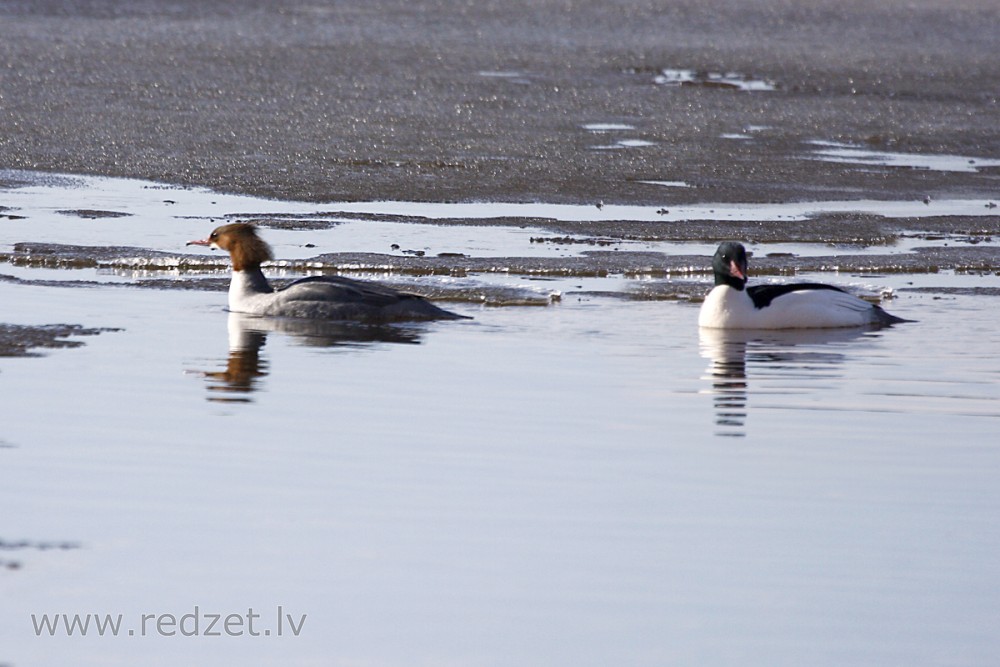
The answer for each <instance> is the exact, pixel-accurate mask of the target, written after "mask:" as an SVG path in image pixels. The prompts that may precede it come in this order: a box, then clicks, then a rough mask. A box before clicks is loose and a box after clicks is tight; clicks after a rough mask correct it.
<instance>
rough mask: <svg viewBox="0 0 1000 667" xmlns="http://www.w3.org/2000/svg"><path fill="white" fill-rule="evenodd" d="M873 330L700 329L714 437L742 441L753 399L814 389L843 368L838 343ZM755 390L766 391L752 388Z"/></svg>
mask: <svg viewBox="0 0 1000 667" xmlns="http://www.w3.org/2000/svg"><path fill="white" fill-rule="evenodd" d="M872 331H873V329H871V328H850V329H789V330H775V331H761V330H733V329H708V328H701V329H700V330H699V341H700V347H701V356H702V357H704V358H706V359H709V360H710V361H711V365H710V366H709V368H708V374H707V376H705V377H704V378H703V379H705V380H708V381H710V382H711V384H712V386H711V389H710V390H709V392H708V393H710V394H711V395H712V402H713V404H714V408H715V425H716V427H717V430H716V432H715V434H716V435H718V436H723V437H744V436H745V435H746V434H747V432H746V422H747V417H748V416H749V412H750V405H751V396H752V394H756V395H763V394H779V393H785V394H788V393H791V394H801V393H803V392H806V391H809V390H810V388H815V387H816V383H817V381H819V380H822V379H823V378H830V377H832V376H833V375H835V374H836V371H835V369H836V368H837V367H839V366H841V365H842V364H843V363H844V360H845V358H846V355H845V354H844V352H843V351H842V348H840V347H838V344H842V343H848V342H850V341H853V340H856V339H860V338H863V337H866V336H871V335H873V334H872ZM774 380H778V382H777V383H775V382H774ZM751 381H755V382H753V383H752V382H751ZM753 385H762V386H758V387H757V388H756V389H752V387H753ZM810 385H811V386H810Z"/></svg>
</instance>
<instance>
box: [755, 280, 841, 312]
mask: <svg viewBox="0 0 1000 667" xmlns="http://www.w3.org/2000/svg"><path fill="white" fill-rule="evenodd" d="M820 289H830V290H834V291H836V292H843V291H844V290H842V289H840V288H839V287H834V286H833V285H824V284H822V283H791V284H788V285H754V286H753V287H748V288H747V294H748V295H750V299H751V300H752V301H753V305H754V307H756V308H757V309H761V308H767V307H768V306H770V305H771V302H772V301H774V300H775V299H777V298H778V297H779V296H781V295H782V294H789V293H790V292H803V291H807V290H820Z"/></svg>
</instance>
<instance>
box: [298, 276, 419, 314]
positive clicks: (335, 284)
mask: <svg viewBox="0 0 1000 667" xmlns="http://www.w3.org/2000/svg"><path fill="white" fill-rule="evenodd" d="M291 287H295V289H294V290H292V291H291V292H287V293H286V296H287V298H288V299H289V300H291V301H327V302H335V303H345V304H346V303H352V304H365V305H368V306H373V307H376V308H380V307H384V306H390V305H392V304H394V303H398V302H399V301H401V300H404V299H419V298H420V297H418V296H414V295H412V294H405V293H403V292H397V291H396V290H394V289H391V288H389V287H383V286H381V285H378V284H375V283H369V282H361V281H359V280H351V279H350V278H342V277H340V276H310V277H309V278H302V279H301V280H296V281H295V282H293V283H291V284H290V285H288V286H286V287H283V288H282V289H281V290H279V291H280V292H285V291H286V290H288V289H289V288H291Z"/></svg>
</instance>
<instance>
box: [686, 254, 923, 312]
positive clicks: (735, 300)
mask: <svg viewBox="0 0 1000 667" xmlns="http://www.w3.org/2000/svg"><path fill="white" fill-rule="evenodd" d="M712 269H713V270H714V271H715V287H714V288H713V289H712V291H711V292H709V293H708V296H707V297H705V302H704V303H703V304H702V306H701V313H700V314H699V315H698V325H699V326H702V327H709V328H714V329H834V328H840V327H862V326H872V325H875V326H885V325H889V324H895V323H897V322H906V321H907V320H904V319H901V318H899V317H895V316H894V315H890V314H889V313H887V312H885V311H884V310H882V309H881V308H879V307H878V306H876V305H875V304H872V303H869V302H867V301H865V300H864V299H859V298H858V297H856V296H854V295H852V294H848V293H847V292H845V291H844V290H842V289H840V288H839V287H834V286H833V285H823V284H821V283H792V284H788V285H756V286H754V287H746V283H747V251H746V249H745V248H744V247H743V246H742V245H741V244H739V243H736V242H734V241H727V242H725V243H723V244H722V245H720V246H719V249H718V250H716V251H715V257H714V258H713V259H712Z"/></svg>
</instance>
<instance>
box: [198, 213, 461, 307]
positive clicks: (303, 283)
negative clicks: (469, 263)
mask: <svg viewBox="0 0 1000 667" xmlns="http://www.w3.org/2000/svg"><path fill="white" fill-rule="evenodd" d="M188 245H197V246H206V247H209V248H212V249H215V248H219V249H221V250H225V251H227V252H228V253H229V257H230V259H231V260H232V262H233V277H232V281H231V282H230V283H229V310H230V311H232V312H235V313H247V314H250V315H263V316H272V317H300V318H309V319H325V320H354V321H362V322H372V323H375V322H397V321H405V320H439V319H462V318H464V316H462V315H456V314H455V313H451V312H448V311H447V310H444V309H442V308H439V307H437V306H435V305H434V304H432V303H431V302H429V301H427V300H426V299H424V298H423V297H420V296H417V295H415V294H407V293H405V292H399V291H396V290H394V289H391V288H389V287H383V286H381V285H377V284H375V283H369V282H363V281H360V280H352V279H350V278H342V277H340V276H311V277H309V278H302V279H301V280H296V281H295V282H293V283H291V284H290V285H288V286H286V287H283V288H281V289H279V290H277V291H275V290H274V289H273V288H272V287H271V285H270V284H269V283H268V282H267V278H265V277H264V273H263V272H262V271H261V270H260V265H261V264H262V263H263V262H266V261H268V260H270V259H273V258H274V256H273V254H272V252H271V247H270V246H269V245H268V244H267V243H266V242H265V241H264V240H263V239H261V238H260V236H258V235H257V229H256V228H255V227H254V226H253V225H250V224H247V223H242V222H237V223H233V224H229V225H223V226H221V227H216V228H215V229H214V230H213V231H212V233H211V234H209V235H208V238H206V239H202V240H197V241H190V242H188Z"/></svg>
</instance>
